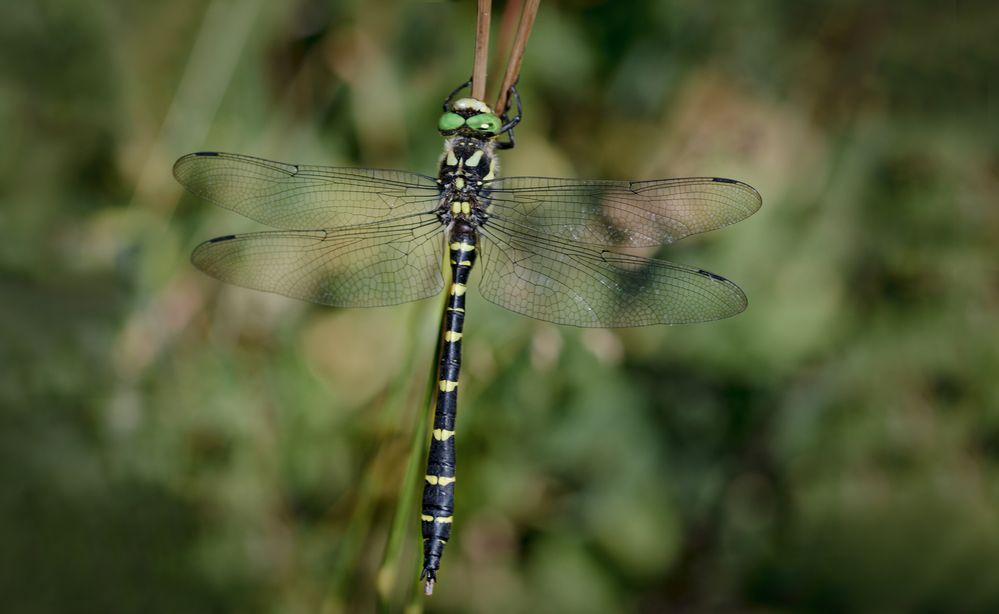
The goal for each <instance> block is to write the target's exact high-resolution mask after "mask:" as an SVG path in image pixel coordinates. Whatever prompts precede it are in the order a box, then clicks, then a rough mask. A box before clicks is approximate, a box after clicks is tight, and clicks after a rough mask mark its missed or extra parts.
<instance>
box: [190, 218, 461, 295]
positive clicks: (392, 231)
mask: <svg viewBox="0 0 999 614" xmlns="http://www.w3.org/2000/svg"><path fill="white" fill-rule="evenodd" d="M442 246H443V234H442V232H441V225H440V223H439V222H438V221H437V220H436V219H433V220H429V221H427V222H425V223H422V224H420V225H418V226H414V225H413V224H397V223H396V224H384V225H379V226H355V227H350V228H342V229H338V230H329V231H324V230H309V231H269V232H255V233H249V234H243V235H229V236H225V237H219V238H217V239H212V240H211V241H208V242H206V243H202V244H201V245H199V246H198V247H197V248H196V249H195V250H194V253H192V254H191V262H193V263H194V265H195V266H196V267H198V268H199V269H201V270H202V271H204V272H205V273H208V274H209V275H211V276H212V277H215V278H216V279H219V280H221V281H224V282H228V283H231V284H236V285H237V286H243V287H246V288H253V289H256V290H265V291H268V292H276V293H278V294H283V295H285V296H290V297H292V298H297V299H303V300H306V301H312V302H314V303H322V304H324V305H334V306H337V307H379V306H383V305H395V304H397V303H405V302H408V301H415V300H417V299H422V298H427V297H429V296H433V295H435V294H438V293H440V291H441V289H443V287H444V279H443V277H442V276H441V257H442V249H443V247H442Z"/></svg>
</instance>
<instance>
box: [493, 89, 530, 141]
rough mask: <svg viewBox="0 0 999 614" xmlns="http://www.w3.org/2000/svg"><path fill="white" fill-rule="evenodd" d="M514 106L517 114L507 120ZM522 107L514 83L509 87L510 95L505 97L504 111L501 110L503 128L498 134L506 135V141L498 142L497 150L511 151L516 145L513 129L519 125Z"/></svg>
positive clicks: (522, 112)
mask: <svg viewBox="0 0 999 614" xmlns="http://www.w3.org/2000/svg"><path fill="white" fill-rule="evenodd" d="M511 104H512V105H514V106H516V107H517V114H516V115H515V116H514V117H513V119H510V118H509V113H510V106H511ZM523 115H524V107H523V106H522V105H521V102H520V93H519V92H517V84H516V83H514V84H513V85H511V86H510V95H509V96H508V97H507V103H506V109H504V110H503V114H502V115H500V118H501V119H502V120H503V127H502V128H500V130H499V131H500V134H503V133H506V136H507V140H506V141H499V142H497V143H496V148H497V149H513V148H514V146H515V145H516V141H515V140H514V138H513V127H514V126H516V125H517V124H519V123H520V120H521V119H523Z"/></svg>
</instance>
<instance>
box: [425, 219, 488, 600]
mask: <svg viewBox="0 0 999 614" xmlns="http://www.w3.org/2000/svg"><path fill="white" fill-rule="evenodd" d="M476 244H477V241H476V234H475V229H474V228H473V227H472V226H471V225H470V224H469V223H468V222H466V221H464V220H462V219H458V220H456V221H455V222H454V225H453V226H452V228H451V232H450V236H449V245H448V251H449V257H450V261H451V285H450V287H449V289H448V299H447V307H446V308H445V311H444V326H443V331H444V338H443V339H442V341H441V358H440V366H439V368H438V381H437V407H436V410H435V411H434V428H433V431H432V436H431V438H430V453H429V455H428V457H427V472H426V475H425V476H424V480H425V483H424V486H423V507H422V510H421V514H420V520H421V525H422V527H423V573H422V574H421V575H420V577H421V578H423V579H426V581H427V590H428V592H429V591H430V590H432V587H433V582H434V580H435V579H436V577H437V570H438V569H439V567H440V559H441V555H442V554H443V553H444V545H445V544H446V543H447V540H448V539H449V538H450V536H451V525H452V523H453V521H454V518H453V514H454V488H455V480H456V478H455V450H454V432H455V415H456V413H457V410H458V381H459V380H458V376H459V373H460V371H461V337H462V334H463V332H462V331H463V329H464V326H465V296H466V291H467V288H468V285H467V284H468V277H469V273H470V272H471V270H472V265H473V264H474V263H475V256H476V253H475V252H476Z"/></svg>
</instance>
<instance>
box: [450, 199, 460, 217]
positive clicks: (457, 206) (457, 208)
mask: <svg viewBox="0 0 999 614" xmlns="http://www.w3.org/2000/svg"><path fill="white" fill-rule="evenodd" d="M451 213H452V214H454V215H458V214H459V213H461V203H459V202H458V201H454V202H453V203H451Z"/></svg>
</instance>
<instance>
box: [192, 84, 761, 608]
mask: <svg viewBox="0 0 999 614" xmlns="http://www.w3.org/2000/svg"><path fill="white" fill-rule="evenodd" d="M467 85H468V84H465V85H463V86H461V87H459V88H458V89H456V90H455V91H454V92H452V94H451V96H449V97H448V99H447V101H446V102H445V104H444V114H443V115H442V116H441V117H440V119H439V120H438V129H439V130H440V132H441V134H442V135H443V136H444V137H445V138H446V141H445V146H444V154H443V156H442V157H441V161H440V165H439V168H438V174H437V177H430V176H427V175H420V174H416V173H409V172H405V171H391V170H380V169H355V168H337V167H325V166H307V165H301V164H284V163H281V162H273V161H270V160H264V159H260V158H253V157H250V156H242V155H237V154H226V153H218V152H203V153H196V154H190V155H187V156H184V157H183V158H181V159H179V160H178V161H177V162H176V164H175V165H174V176H175V177H176V178H177V180H178V181H179V182H180V183H181V184H183V185H184V187H186V188H187V189H188V190H189V191H190V192H191V193H193V194H195V195H197V196H200V197H202V198H204V199H206V200H208V201H210V202H213V203H215V204H217V205H219V206H221V207H225V208H228V209H231V210H233V211H235V212H237V213H240V214H243V215H245V216H247V217H249V218H252V219H254V220H256V221H258V222H261V223H263V224H266V225H268V226H271V227H273V228H275V229H276V230H272V231H267V232H256V233H248V234H240V235H226V236H223V237H218V238H216V239H212V240H210V241H207V242H205V243H202V244H201V245H200V246H198V247H197V249H195V250H194V253H193V254H192V255H191V260H192V262H193V263H194V265H195V266H197V267H198V268H199V269H201V270H202V271H204V272H206V273H208V274H209V275H212V276H213V277H216V278H218V279H220V280H222V281H226V282H229V283H233V284H236V285H240V286H245V287H249V288H256V289H258V290H266V291H269V292H277V293H279V294H284V295H286V296H290V297H294V298H299V299H304V300H308V301H313V302H316V303H322V304H325V305H333V306H337V307H375V306H382V305H393V304H397V303H403V302H407V301H414V300H418V299H423V298H427V297H430V296H434V295H437V294H439V293H440V292H441V291H442V290H443V289H444V287H445V283H444V278H443V275H442V271H441V260H442V256H443V250H444V249H447V250H448V252H449V256H450V273H451V280H450V284H449V285H448V302H447V308H446V310H445V313H444V322H443V329H444V338H443V339H442V342H441V348H442V350H441V356H440V369H439V374H440V376H439V381H438V395H437V409H436V412H435V415H434V427H433V437H432V439H431V441H430V452H429V455H428V466H427V473H426V483H425V485H424V486H425V488H424V493H423V508H422V513H421V522H422V527H423V537H424V564H423V572H422V575H421V577H423V578H426V580H427V585H428V589H429V588H431V587H432V586H433V582H434V580H435V579H436V577H437V571H438V569H439V566H440V559H441V556H442V555H443V552H444V546H445V544H446V543H447V540H448V539H449V538H450V531H451V526H452V523H453V516H452V513H453V506H454V488H455V462H454V459H455V455H454V433H455V416H456V411H457V394H458V392H457V391H458V375H459V370H460V367H461V343H462V337H463V335H464V321H465V295H466V290H467V285H466V284H467V283H468V280H469V276H470V273H471V270H472V267H473V265H474V264H475V263H476V261H477V260H481V261H482V262H483V266H482V269H483V270H482V275H481V279H480V280H479V292H480V294H481V295H482V296H483V297H484V298H486V299H487V300H489V301H491V302H493V303H495V304H497V305H500V306H501V307H505V308H507V309H510V310H512V311H515V312H517V313H520V314H523V315H526V316H528V317H532V318H536V319H539V320H546V321H549V322H554V323H556V324H565V325H569V326H587V327H618V326H621V327H631V326H646V325H651V324H682V323H692V322H705V321H709V320H717V319H721V318H727V317H729V316H733V315H735V314H737V313H739V312H741V311H742V310H743V309H745V308H746V304H747V303H746V296H745V295H744V294H743V293H742V290H740V289H739V287H738V286H736V285H735V284H734V283H732V282H730V281H728V280H727V279H725V278H724V277H721V276H719V275H716V274H714V273H709V272H707V271H704V270H702V269H699V268H696V267H689V266H683V265H679V264H674V263H671V262H667V261H664V260H654V259H649V258H641V257H638V256H633V255H629V254H627V253H625V252H621V251H619V250H621V249H622V248H624V249H626V248H632V247H650V246H659V245H664V244H669V243H673V242H674V241H678V240H679V239H682V238H683V237H686V236H689V235H692V234H696V233H701V232H707V231H709V230H714V229H717V228H721V227H723V226H727V225H729V224H733V223H735V222H738V221H740V220H742V219H745V218H746V217H748V216H750V215H752V214H753V213H754V212H755V211H756V210H757V209H759V208H760V205H761V204H762V201H761V199H760V195H759V194H758V193H757V192H756V190H754V189H753V188H752V187H750V186H749V185H746V184H745V183H741V182H738V181H734V180H731V179H722V178H717V177H694V178H679V179H662V180H653V181H605V180H581V179H555V178H547V177H509V178H501V177H498V176H497V175H498V172H497V169H498V163H497V159H496V150H498V149H508V148H510V147H512V146H513V133H512V129H513V126H515V125H516V124H517V122H518V121H519V120H520V116H521V109H520V100H519V97H518V96H516V92H515V91H512V92H511V93H512V94H513V96H512V97H513V100H514V101H515V104H516V111H517V113H516V116H515V117H514V118H513V119H508V118H507V114H506V112H504V113H502V114H501V115H496V114H495V113H493V111H492V110H491V109H490V108H489V107H488V106H486V105H485V104H484V103H482V102H480V101H478V100H474V99H471V98H461V99H457V100H454V97H455V96H456V94H457V93H458V92H459V91H461V89H463V88H464V87H465V86H467ZM501 135H506V136H507V137H508V139H507V140H506V141H502V140H499V139H498V137H500V136H501ZM442 227H443V229H444V230H445V234H446V240H445V241H441V229H442Z"/></svg>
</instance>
